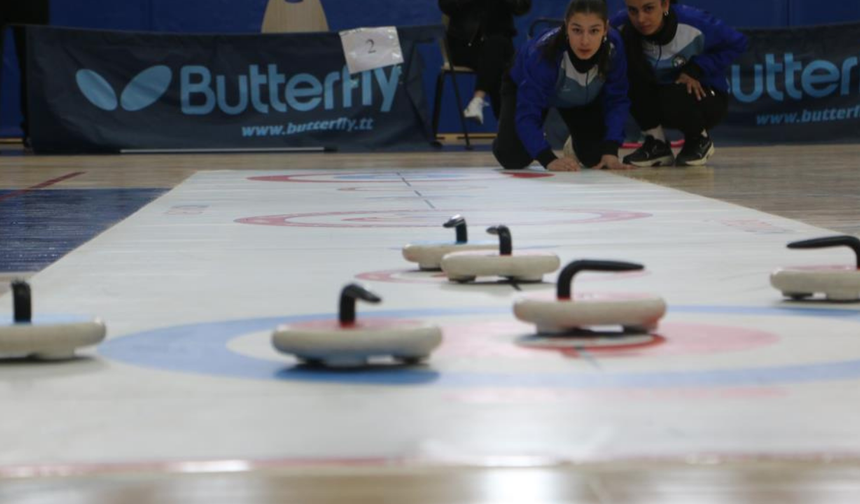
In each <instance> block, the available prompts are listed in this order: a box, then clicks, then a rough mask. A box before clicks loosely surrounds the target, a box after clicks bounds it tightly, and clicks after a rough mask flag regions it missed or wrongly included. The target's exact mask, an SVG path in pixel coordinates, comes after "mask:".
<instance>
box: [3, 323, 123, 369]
mask: <svg viewBox="0 0 860 504" xmlns="http://www.w3.org/2000/svg"><path fill="white" fill-rule="evenodd" d="M106 334H107V329H106V328H105V324H104V322H103V321H102V320H100V319H95V320H92V321H75V322H66V323H59V322H58V323H16V324H12V325H5V326H2V327H0V355H3V356H12V357H27V356H33V357H36V358H38V359H44V360H60V359H70V358H72V357H74V356H75V350H77V349H78V348H81V347H88V346H93V345H97V344H98V343H100V342H101V341H103V340H104V338H105V335H106Z"/></svg>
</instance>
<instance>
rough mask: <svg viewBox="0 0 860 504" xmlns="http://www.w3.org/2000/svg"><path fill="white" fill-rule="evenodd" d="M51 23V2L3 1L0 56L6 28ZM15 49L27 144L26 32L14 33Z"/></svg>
mask: <svg viewBox="0 0 860 504" xmlns="http://www.w3.org/2000/svg"><path fill="white" fill-rule="evenodd" d="M49 21H50V2H49V0H2V1H1V2H0V55H2V54H3V42H4V41H5V39H6V30H5V28H7V27H9V25H13V24H39V25H45V24H48V22H49ZM13 34H14V39H15V49H16V53H17V55H18V68H20V69H21V109H22V112H23V113H24V122H23V123H21V129H22V130H23V133H24V143H25V145H26V144H27V142H28V140H29V137H30V131H29V127H28V126H29V125H28V117H27V115H28V114H27V58H26V55H27V40H26V37H25V33H24V30H15V31H14V32H13Z"/></svg>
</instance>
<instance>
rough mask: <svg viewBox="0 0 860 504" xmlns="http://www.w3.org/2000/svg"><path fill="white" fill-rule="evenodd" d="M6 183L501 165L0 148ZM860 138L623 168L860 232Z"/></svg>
mask: <svg viewBox="0 0 860 504" xmlns="http://www.w3.org/2000/svg"><path fill="white" fill-rule="evenodd" d="M0 152H3V153H4V154H5V155H0V175H2V184H0V185H2V188H4V189H25V188H28V187H33V186H37V185H39V184H43V183H45V182H46V181H51V180H55V179H59V178H62V177H64V176H68V175H71V174H75V173H80V172H82V173H81V174H80V175H77V176H74V177H72V178H69V179H67V180H61V181H59V182H57V183H55V184H52V185H51V188H54V189H83V188H138V187H146V188H168V189H169V188H172V187H174V186H175V185H177V184H178V183H180V182H182V181H183V180H185V179H186V178H187V177H188V176H189V175H191V174H193V173H194V172H196V171H198V170H222V169H229V170H239V169H249V170H277V169H315V168H319V167H320V166H324V167H326V168H328V169H362V170H366V169H372V168H382V167H397V168H426V167H440V168H447V167H460V166H463V167H481V166H488V167H489V166H496V163H495V160H494V159H493V156H492V154H491V153H490V152H487V151H476V152H469V151H461V150H454V149H451V148H449V149H447V150H445V151H444V152H421V153H407V154H404V153H396V154H362V155H355V154H288V155H280V154H258V155H197V156H192V155H188V156H160V155H152V156H98V157H93V156H79V157H52V156H21V155H16V154H17V150H16V149H15V148H14V147H6V149H5V150H0ZM858 160H860V144H856V145H819V146H767V147H736V148H721V149H719V151H718V154H717V155H716V156H715V157H714V158H713V161H712V163H711V165H710V166H707V167H695V168H683V169H682V168H652V169H639V170H635V171H631V172H627V173H624V174H623V175H625V176H629V177H632V178H636V179H640V180H645V181H648V182H652V183H655V184H659V185H663V186H666V187H673V188H676V189H681V190H684V191H688V192H691V193H694V194H699V195H702V196H707V197H710V198H716V199H719V200H723V201H728V202H732V203H736V204H738V205H742V206H746V207H750V208H755V209H757V210H762V211H765V212H769V213H773V214H776V215H780V216H783V217H788V218H791V219H796V220H800V221H803V222H806V223H809V224H813V225H816V226H820V227H825V228H829V229H833V230H834V231H839V232H843V233H855V234H856V233H860V174H858V172H857V170H858V166H857V165H858Z"/></svg>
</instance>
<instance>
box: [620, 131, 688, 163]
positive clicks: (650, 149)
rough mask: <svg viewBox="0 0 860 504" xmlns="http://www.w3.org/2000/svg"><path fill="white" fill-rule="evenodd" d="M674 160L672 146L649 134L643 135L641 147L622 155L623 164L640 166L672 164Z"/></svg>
mask: <svg viewBox="0 0 860 504" xmlns="http://www.w3.org/2000/svg"><path fill="white" fill-rule="evenodd" d="M674 162H675V156H674V155H672V147H671V146H669V143H668V142H664V141H662V140H657V139H656V138H654V137H652V136H650V135H648V136H647V137H645V142H644V143H643V144H642V147H639V148H638V149H636V151H634V152H633V153H632V154H630V155H628V156H624V163H625V164H631V165H633V166H638V167H640V168H648V167H651V166H672V163H674Z"/></svg>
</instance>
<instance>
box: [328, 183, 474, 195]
mask: <svg viewBox="0 0 860 504" xmlns="http://www.w3.org/2000/svg"><path fill="white" fill-rule="evenodd" d="M479 189H480V190H483V189H489V187H487V186H475V185H472V186H469V185H454V184H446V185H432V186H431V185H422V186H421V187H420V188H415V187H409V186H395V187H385V186H364V187H341V188H338V191H343V192H384V193H390V192H393V193H408V194H413V195H414V194H415V191H416V190H420V191H421V193H422V194H425V193H429V192H433V191H455V192H460V191H475V190H479Z"/></svg>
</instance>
